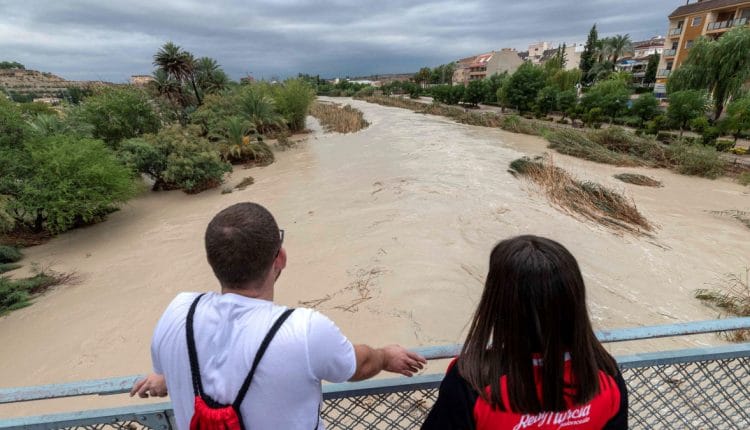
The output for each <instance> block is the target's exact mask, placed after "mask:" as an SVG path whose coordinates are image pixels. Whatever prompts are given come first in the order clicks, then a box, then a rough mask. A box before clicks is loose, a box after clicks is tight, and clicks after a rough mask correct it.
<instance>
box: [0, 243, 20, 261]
mask: <svg viewBox="0 0 750 430" xmlns="http://www.w3.org/2000/svg"><path fill="white" fill-rule="evenodd" d="M22 258H23V254H21V251H19V250H18V249H17V248H14V247H12V246H6V245H0V263H15V262H16V261H19V260H21V259H22Z"/></svg>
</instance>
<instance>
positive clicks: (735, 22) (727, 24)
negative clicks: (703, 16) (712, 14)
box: [706, 18, 747, 31]
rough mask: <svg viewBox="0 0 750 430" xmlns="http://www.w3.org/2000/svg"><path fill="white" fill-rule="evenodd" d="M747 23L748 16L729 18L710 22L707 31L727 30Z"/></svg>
mask: <svg viewBox="0 0 750 430" xmlns="http://www.w3.org/2000/svg"><path fill="white" fill-rule="evenodd" d="M745 24H747V18H737V19H729V20H726V21H716V22H709V23H708V27H706V31H714V30H725V29H728V28H732V27H739V26H742V25H745Z"/></svg>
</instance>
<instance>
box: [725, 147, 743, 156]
mask: <svg viewBox="0 0 750 430" xmlns="http://www.w3.org/2000/svg"><path fill="white" fill-rule="evenodd" d="M729 152H731V153H732V154H734V155H745V154H747V148H742V147H740V146H735V147H734V148H732V149H730V150H729Z"/></svg>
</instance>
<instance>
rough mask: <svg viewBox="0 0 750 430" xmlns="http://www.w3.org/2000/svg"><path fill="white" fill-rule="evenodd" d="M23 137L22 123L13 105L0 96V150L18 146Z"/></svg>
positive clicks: (16, 108)
mask: <svg viewBox="0 0 750 430" xmlns="http://www.w3.org/2000/svg"><path fill="white" fill-rule="evenodd" d="M23 137H24V121H23V117H22V116H21V111H20V110H19V109H18V107H17V106H16V105H15V103H13V102H11V101H10V100H7V99H6V98H5V97H2V96H0V148H2V147H10V146H15V145H20V144H21V142H22V141H23Z"/></svg>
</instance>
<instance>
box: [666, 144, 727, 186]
mask: <svg viewBox="0 0 750 430" xmlns="http://www.w3.org/2000/svg"><path fill="white" fill-rule="evenodd" d="M669 157H670V159H671V160H672V162H673V163H674V164H675V166H676V168H677V171H678V172H680V173H682V174H683V175H695V176H703V177H705V178H711V179H713V178H716V177H718V176H719V175H721V174H722V173H723V172H724V161H723V160H722V159H721V157H720V156H719V153H718V152H716V150H715V149H714V148H711V147H706V146H702V145H691V144H687V143H683V142H676V143H674V144H672V145H670V146H669Z"/></svg>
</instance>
